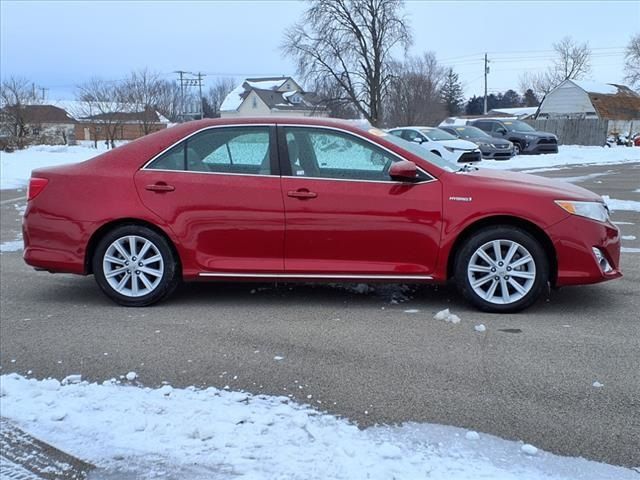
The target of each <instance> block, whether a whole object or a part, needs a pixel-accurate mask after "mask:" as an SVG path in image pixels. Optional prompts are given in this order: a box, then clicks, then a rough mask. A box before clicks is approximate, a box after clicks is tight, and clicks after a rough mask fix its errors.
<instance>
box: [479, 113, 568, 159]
mask: <svg viewBox="0 0 640 480" xmlns="http://www.w3.org/2000/svg"><path fill="white" fill-rule="evenodd" d="M468 125H471V126H473V127H478V128H479V129H480V130H484V131H485V132H487V133H488V134H489V135H491V136H492V137H495V138H502V139H507V140H509V141H510V142H511V143H513V148H514V150H515V154H516V155H520V154H521V153H531V154H538V153H558V137H556V136H555V135H554V134H553V133H546V132H538V131H536V130H535V129H534V128H533V127H532V126H531V125H529V124H528V123H525V122H523V121H522V120H512V119H500V120H497V119H484V118H483V119H479V120H474V121H472V122H469V123H468Z"/></svg>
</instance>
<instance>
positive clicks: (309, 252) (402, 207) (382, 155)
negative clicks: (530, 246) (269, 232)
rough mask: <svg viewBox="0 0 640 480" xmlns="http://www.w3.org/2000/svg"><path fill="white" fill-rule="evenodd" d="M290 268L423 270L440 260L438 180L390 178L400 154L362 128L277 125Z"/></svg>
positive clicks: (418, 273) (376, 272) (340, 272)
mask: <svg viewBox="0 0 640 480" xmlns="http://www.w3.org/2000/svg"><path fill="white" fill-rule="evenodd" d="M278 130H279V132H278V133H279V137H278V138H279V143H280V144H281V145H282V146H283V148H282V149H281V155H280V159H281V168H282V172H283V177H282V189H283V196H284V202H285V214H286V235H285V271H286V273H287V274H309V275H310V276H313V275H315V276H319V277H322V276H332V277H336V278H341V277H347V278H348V277H351V278H363V279H366V278H377V277H384V278H398V279H405V278H407V279H410V278H415V279H418V278H426V277H429V275H430V274H431V272H432V271H433V269H434V267H435V263H436V260H437V254H438V247H439V240H440V229H441V209H442V205H441V203H442V200H441V184H440V182H439V181H437V180H435V179H434V178H432V177H430V176H429V175H428V174H426V173H424V172H423V173H421V178H420V181H418V182H416V183H406V182H400V181H393V180H391V178H390V177H389V175H388V173H387V172H388V169H389V167H390V165H391V163H392V162H396V161H399V160H400V158H399V157H397V156H396V155H394V154H393V153H391V152H389V151H387V150H384V149H383V148H381V147H379V146H376V145H374V144H373V143H371V142H370V141H368V140H366V139H364V138H361V137H359V136H356V135H353V134H350V133H347V132H343V131H339V130H334V129H325V128H321V127H302V126H279V127H278Z"/></svg>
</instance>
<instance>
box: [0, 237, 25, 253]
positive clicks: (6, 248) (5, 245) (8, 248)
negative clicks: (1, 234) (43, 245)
mask: <svg viewBox="0 0 640 480" xmlns="http://www.w3.org/2000/svg"><path fill="white" fill-rule="evenodd" d="M23 246H24V244H23V242H22V239H21V238H20V239H18V240H11V241H8V242H2V243H0V253H5V252H17V251H19V250H22V248H23Z"/></svg>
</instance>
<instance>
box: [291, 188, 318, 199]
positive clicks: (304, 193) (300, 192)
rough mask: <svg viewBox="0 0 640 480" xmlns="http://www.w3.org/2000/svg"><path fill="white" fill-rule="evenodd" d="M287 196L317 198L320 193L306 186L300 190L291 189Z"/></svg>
mask: <svg viewBox="0 0 640 480" xmlns="http://www.w3.org/2000/svg"><path fill="white" fill-rule="evenodd" d="M287 196H289V197H292V198H301V199H305V198H316V197H317V196H318V194H317V193H315V192H310V191H309V190H307V189H306V188H301V189H300V190H289V191H288V192H287Z"/></svg>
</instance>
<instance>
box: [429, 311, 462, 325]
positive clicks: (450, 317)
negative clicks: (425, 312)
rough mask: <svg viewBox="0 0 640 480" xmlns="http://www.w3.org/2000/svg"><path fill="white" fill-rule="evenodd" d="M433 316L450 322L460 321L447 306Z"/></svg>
mask: <svg viewBox="0 0 640 480" xmlns="http://www.w3.org/2000/svg"><path fill="white" fill-rule="evenodd" d="M433 318H435V319H436V320H443V321H445V322H450V323H460V317H459V316H457V315H454V314H453V313H451V312H450V311H449V309H448V308H446V309H444V310H440V311H439V312H438V313H436V314H435V315H434V317H433Z"/></svg>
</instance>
